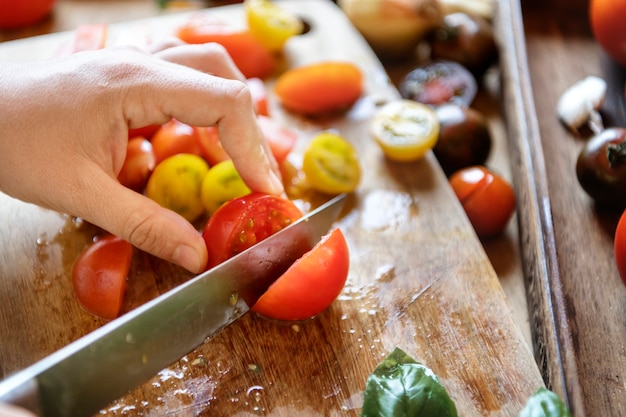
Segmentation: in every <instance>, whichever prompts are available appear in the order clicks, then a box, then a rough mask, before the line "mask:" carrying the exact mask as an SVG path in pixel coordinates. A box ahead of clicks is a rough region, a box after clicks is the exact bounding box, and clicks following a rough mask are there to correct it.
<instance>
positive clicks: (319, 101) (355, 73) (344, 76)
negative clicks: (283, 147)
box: [274, 61, 363, 115]
mask: <svg viewBox="0 0 626 417" xmlns="http://www.w3.org/2000/svg"><path fill="white" fill-rule="evenodd" d="M274 92H275V93H276V95H277V96H278V98H279V99H280V102H281V104H282V105H283V107H285V108H286V109H288V110H290V111H293V112H296V113H303V114H307V115H320V114H326V113H333V112H342V111H345V110H347V109H349V108H350V107H351V106H352V105H353V104H354V103H355V102H356V101H357V99H358V98H359V97H361V94H363V74H362V73H361V70H360V69H359V68H358V67H357V66H356V65H355V64H353V63H350V62H340V61H321V62H316V63H314V64H309V65H304V66H301V67H297V68H292V69H289V70H287V71H285V72H284V73H283V74H282V75H281V76H280V77H278V80H276V84H275V85H274Z"/></svg>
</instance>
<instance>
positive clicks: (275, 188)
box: [270, 171, 285, 195]
mask: <svg viewBox="0 0 626 417" xmlns="http://www.w3.org/2000/svg"><path fill="white" fill-rule="evenodd" d="M270 186H271V187H272V194H274V195H280V194H283V193H284V192H285V187H284V186H283V181H282V180H281V178H280V177H279V176H278V175H277V174H276V173H275V172H274V171H270Z"/></svg>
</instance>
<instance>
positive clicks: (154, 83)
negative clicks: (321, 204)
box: [0, 44, 283, 272]
mask: <svg viewBox="0 0 626 417" xmlns="http://www.w3.org/2000/svg"><path fill="white" fill-rule="evenodd" d="M211 74H212V75H211ZM243 80H244V78H243V76H242V74H241V73H240V72H239V71H238V70H237V69H236V67H235V65H234V64H233V62H232V60H230V58H229V57H228V55H227V54H226V52H225V51H224V49H223V48H222V47H221V46H219V45H215V44H206V45H183V46H176V47H173V48H169V49H165V50H163V51H160V52H157V53H155V54H154V55H151V54H148V53H144V52H141V51H139V50H136V49H130V48H107V49H103V50H99V51H93V52H81V53H77V54H74V55H71V56H69V57H65V58H63V59H57V60H49V61H45V62H38V63H11V64H6V63H3V64H2V66H1V67H0V97H2V100H0V114H2V117H0V190H2V191H4V192H5V193H7V194H9V195H11V196H14V197H16V198H19V199H21V200H24V201H27V202H30V203H34V204H37V205H40V206H42V207H46V208H49V209H53V210H56V211H59V212H63V213H67V214H70V215H73V216H78V217H80V218H82V219H84V220H86V221H88V222H90V223H93V224H95V225H97V226H100V227H102V228H103V229H105V230H107V231H109V232H110V233H112V234H114V235H117V236H119V237H121V238H123V239H126V240H128V241H129V242H130V243H132V244H133V245H134V246H136V247H137V248H139V249H141V250H144V251H146V252H149V253H151V254H153V255H155V256H158V257H160V258H163V259H165V260H168V261H171V262H174V263H177V264H179V265H181V266H183V267H185V268H186V269H188V270H190V271H192V272H200V271H201V270H202V269H203V268H204V266H205V264H206V261H207V253H206V247H205V245H204V242H203V240H202V238H201V236H200V234H199V233H198V231H197V230H195V229H194V227H193V226H192V225H191V224H190V223H189V222H187V221H186V220H184V219H183V218H182V217H181V216H179V215H178V214H176V213H174V212H172V211H170V210H167V209H165V208H163V207H160V206H159V205H158V204H156V203H155V202H153V201H152V200H150V199H148V198H146V197H144V196H143V195H141V194H139V193H136V192H133V191H131V190H130V189H127V188H125V187H123V186H122V185H120V184H119V182H118V181H117V179H116V178H117V174H118V173H119V171H120V169H121V167H122V164H123V162H124V158H125V153H126V143H127V139H128V138H127V136H128V133H127V132H128V128H135V127H142V126H147V125H152V124H162V123H165V122H166V121H168V120H169V119H171V118H172V117H174V118H177V119H179V120H180V121H182V122H185V123H188V124H191V125H196V126H210V125H217V127H218V130H219V135H220V138H221V139H222V141H223V146H224V148H225V150H226V151H227V152H228V153H229V155H230V156H231V158H232V159H233V162H234V164H235V166H236V168H237V170H238V171H239V173H240V174H241V176H242V178H243V179H244V181H245V182H246V183H247V184H248V186H249V187H250V188H251V189H252V190H254V191H261V192H266V193H270V194H280V193H282V192H283V186H282V183H281V181H280V174H279V171H278V167H277V164H276V162H275V160H274V158H273V157H272V154H271V152H270V151H269V148H268V146H267V144H266V142H265V140H264V139H263V138H262V135H261V133H260V131H259V128H258V126H257V124H256V119H255V117H254V111H253V105H252V100H251V96H250V92H249V90H248V89H247V87H246V86H245V83H244V82H243Z"/></svg>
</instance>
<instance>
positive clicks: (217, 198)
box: [200, 159, 252, 214]
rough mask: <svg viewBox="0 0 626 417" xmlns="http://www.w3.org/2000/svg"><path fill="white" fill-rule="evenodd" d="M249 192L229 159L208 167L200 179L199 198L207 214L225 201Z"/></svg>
mask: <svg viewBox="0 0 626 417" xmlns="http://www.w3.org/2000/svg"><path fill="white" fill-rule="evenodd" d="M251 192H252V190H250V188H248V186H247V185H246V183H245V182H243V179H241V176H240V175H239V173H238V172H237V170H236V169H235V165H234V164H233V161H231V160H230V159H229V160H227V161H223V162H220V163H219V164H217V165H213V166H212V167H211V168H209V172H207V174H206V175H205V177H204V180H203V181H202V191H201V194H200V198H201V199H202V204H204V207H205V208H206V209H207V211H208V212H209V214H213V213H215V211H216V210H217V209H218V208H219V207H220V206H221V205H222V204H224V203H225V202H227V201H229V200H232V199H233V198H237V197H241V196H243V195H246V194H250V193H251Z"/></svg>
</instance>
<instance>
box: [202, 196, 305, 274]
mask: <svg viewBox="0 0 626 417" xmlns="http://www.w3.org/2000/svg"><path fill="white" fill-rule="evenodd" d="M300 217H302V212H301V211H300V209H299V208H298V207H297V206H296V205H295V204H294V203H293V202H292V201H291V200H288V199H286V198H281V197H277V196H273V195H269V194H262V193H256V192H255V193H251V194H248V195H245V196H242V197H239V198H236V199H234V200H230V201H229V202H227V203H226V204H223V205H222V206H221V207H220V208H219V209H218V210H217V211H216V212H215V213H214V214H213V215H212V216H211V217H210V218H209V221H208V222H207V224H206V226H205V227H204V230H203V232H202V237H203V238H204V241H205V243H206V246H207V250H208V253H209V261H208V264H207V268H212V267H214V266H215V265H218V264H220V263H222V262H224V261H225V260H227V259H229V258H231V257H232V256H235V255H236V254H238V253H240V252H242V251H244V250H246V249H248V248H249V247H251V246H252V245H254V244H255V243H257V242H260V241H261V240H263V239H265V238H267V237H268V236H270V235H272V234H274V233H276V232H278V231H279V230H281V229H283V228H284V227H285V226H288V225H290V224H291V223H293V222H294V221H295V220H297V219H299V218H300Z"/></svg>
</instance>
